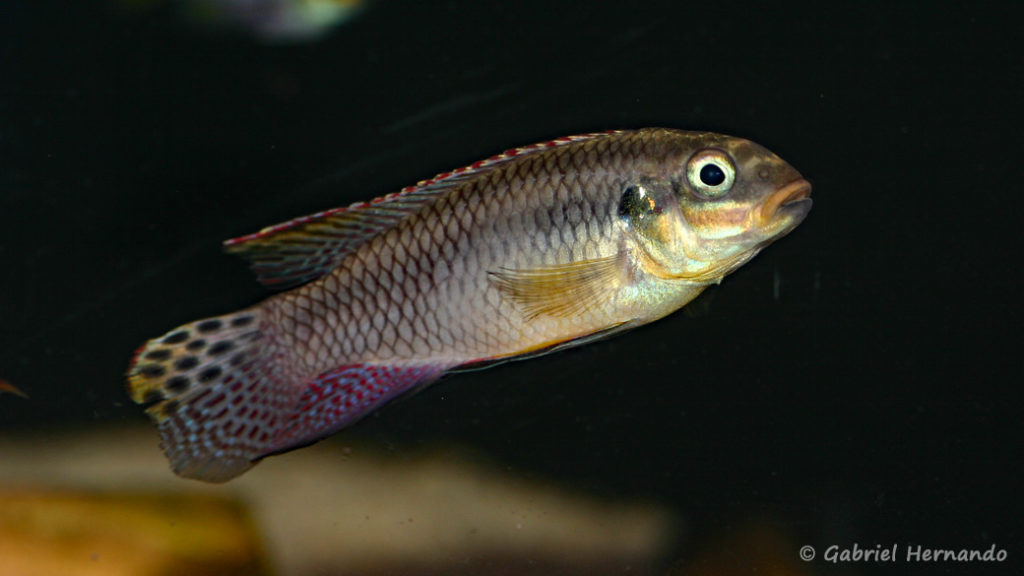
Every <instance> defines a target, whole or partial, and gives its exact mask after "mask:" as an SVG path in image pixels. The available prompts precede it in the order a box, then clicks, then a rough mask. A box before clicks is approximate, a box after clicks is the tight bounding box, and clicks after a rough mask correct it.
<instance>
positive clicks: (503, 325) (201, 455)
mask: <svg viewBox="0 0 1024 576" xmlns="http://www.w3.org/2000/svg"><path fill="white" fill-rule="evenodd" d="M705 163H712V164H714V166H715V167H716V169H718V170H719V171H726V172H727V173H728V174H730V175H732V179H731V180H729V181H728V186H727V187H726V186H724V185H723V184H722V181H718V182H705V181H704V178H705V177H704V175H703V174H704V172H703V171H702V170H700V168H701V167H702V166H704V165H705ZM726 172H723V173H726ZM716 186H718V188H716ZM809 192H810V187H809V185H807V184H806V181H804V180H803V179H802V178H801V177H800V175H799V173H797V172H796V171H795V170H793V169H792V168H791V167H789V166H788V165H787V164H786V163H785V162H783V161H782V160H781V159H779V158H778V157H777V156H775V155H774V154H771V153H770V152H768V151H767V150H764V149H763V148H761V147H760V146H758V145H756V144H753V143H751V142H749V141H746V140H742V139H738V138H732V137H728V136H721V135H716V134H710V133H698V132H684V131H679V130H670V129H643V130H637V131H612V132H606V133H594V134H585V135H581V136H573V137H566V138H559V139H557V140H554V141H551V142H546V143H541V144H535V145H531V146H526V147H523V148H518V149H511V150H507V151H506V152H504V153H502V154H499V155H498V156H494V157H492V158H490V159H487V160H483V161H480V162H476V163H474V164H472V165H470V166H468V167H466V168H460V169H457V170H453V171H451V172H446V173H442V174H440V175H438V176H436V177H434V178H432V179H429V180H424V181H422V182H420V183H419V184H418V185H417V186H414V187H409V188H405V189H403V190H402V191H401V192H399V193H396V194H390V195H387V196H382V197H380V198H377V199H374V200H371V201H368V202H360V203H356V204H353V205H351V206H348V207H345V208H337V209H333V210H327V211H324V212H320V213H317V214H313V215H310V216H304V217H301V218H296V219H294V220H292V221H290V222H286V223H283V224H278V225H275V226H271V227H268V228H265V229H263V230H261V231H259V232H257V233H255V234H250V235H248V236H244V237H241V238H236V239H233V240H229V241H228V242H226V243H225V247H226V249H227V250H228V251H230V252H235V253H238V254H240V255H242V256H243V257H245V258H248V259H249V260H250V262H251V263H252V267H253V270H254V271H255V272H256V273H257V276H258V278H259V279H260V281H261V282H263V283H264V284H265V285H267V286H269V287H273V288H286V287H290V286H294V285H295V284H303V285H301V286H298V287H296V288H292V289H291V290H288V291H285V292H281V293H280V294H277V295H275V296H272V297H270V298H268V299H267V300H265V301H263V302H262V303H260V304H257V305H256V306H253V307H251V308H248V309H245V310H242V311H239V312H236V313H234V314H228V315H225V316H220V317H216V318H212V319H206V320H201V321H198V322H193V323H190V324H186V325H184V326H181V327H179V328H176V329H175V330H173V331H171V332H169V333H167V334H165V335H164V336H161V337H159V338H155V339H153V340H150V341H149V342H147V343H146V344H145V345H144V346H143V347H142V348H141V349H140V350H139V351H138V353H137V354H136V356H135V359H134V360H133V362H132V366H131V367H130V368H129V372H128V380H129V391H130V393H131V395H132V398H133V399H134V400H135V401H136V402H140V403H143V404H148V405H149V408H148V409H147V412H148V414H149V415H150V416H151V417H152V418H153V420H154V421H155V422H156V424H157V426H158V428H159V430H160V434H161V439H162V445H163V448H164V451H165V452H166V454H167V456H168V458H169V459H170V461H171V465H172V468H173V469H174V470H175V471H176V472H177V473H178V474H181V475H183V476H186V477H190V478H197V479H201V480H207V481H213V482H220V481H225V480H228V479H230V478H232V477H234V476H237V475H238V474H240V473H242V472H244V471H245V470H247V469H248V468H250V467H251V466H252V465H253V464H254V463H255V462H257V461H259V459H261V458H263V457H265V456H268V455H270V454H275V453H279V452H283V451H287V450H290V449H293V448H296V447H299V446H302V445H305V444H308V443H310V442H313V441H316V440H317V439H319V438H322V437H324V436H326V435H328V434H331V433H333V432H335V431H337V430H338V429H340V428H342V427H345V426H348V425H350V424H352V423H354V422H355V421H357V420H358V419H360V418H361V417H363V416H365V415H366V414H367V413H369V412H371V411H373V410H374V409H376V408H377V407H379V406H380V405H382V404H384V403H386V402H387V401H389V400H390V399H392V398H394V397H395V396H397V395H400V394H403V393H407V392H408V391H409V390H413V389H418V388H420V387H422V386H425V385H427V384H430V383H432V382H434V381H436V380H437V379H438V378H440V377H441V376H442V375H444V374H445V373H447V372H449V371H451V370H453V369H458V368H465V367H476V366H481V365H486V364H490V363H495V362H498V361H502V360H507V359H513V358H524V357H527V356H530V355H534V354H538V353H543V352H547V351H552V350H557V349H562V348H566V347H569V346H574V345H579V344H582V343H585V342H588V341H592V340H594V339H597V338H601V337H606V336H608V335H611V334H614V333H617V332H620V331H622V330H625V329H628V328H631V327H634V326H637V325H640V324H643V323H646V322H650V321H652V320H655V319H657V318H660V317H662V316H664V315H666V314H669V313H671V312H672V311H674V310H676V309H678V308H679V307H681V306H683V305H685V304H686V303H687V302H689V301H690V300H691V299H692V298H694V297H696V296H697V295H698V294H699V293H700V292H701V291H702V290H703V289H704V288H706V287H707V286H708V285H711V284H714V283H717V282H719V281H721V278H722V276H723V275H724V274H726V273H728V272H729V271H731V270H733V269H735V268H736V267H738V266H739V265H742V263H743V262H746V261H747V260H749V259H750V258H752V257H753V256H754V255H755V254H756V253H757V252H758V251H759V250H760V249H762V248H763V247H764V246H765V245H767V244H768V243H770V242H771V241H773V240H775V239H777V238H778V237H781V236H782V235H784V234H786V233H788V232H789V231H790V230H792V229H793V228H794V227H795V226H796V225H797V224H799V222H800V221H801V220H802V219H803V217H804V216H806V213H807V210H809V208H810V199H809V198H808V195H809ZM736 222H747V225H746V227H745V228H742V229H739V230H738V231H736V230H733V229H732V228H729V229H728V230H727V233H724V232H723V226H733V227H734V228H735V223H736Z"/></svg>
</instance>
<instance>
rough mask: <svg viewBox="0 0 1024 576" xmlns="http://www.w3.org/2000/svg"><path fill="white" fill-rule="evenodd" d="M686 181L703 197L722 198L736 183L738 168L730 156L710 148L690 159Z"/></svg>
mask: <svg viewBox="0 0 1024 576" xmlns="http://www.w3.org/2000/svg"><path fill="white" fill-rule="evenodd" d="M686 179H687V180H689V182H690V186H692V187H693V189H694V190H695V191H696V192H697V193H698V194H700V195H701V196H704V197H705V198H721V197H722V196H725V194H726V193H727V192H729V190H730V189H731V188H732V185H733V183H734V182H735V181H736V167H735V166H734V165H733V163H732V158H730V157H729V155H728V154H726V153H725V152H723V151H721V150H718V149H716V148H709V149H707V150H701V151H700V152H698V153H696V154H694V155H693V157H692V158H690V161H689V163H687V165H686Z"/></svg>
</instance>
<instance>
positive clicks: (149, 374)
mask: <svg viewBox="0 0 1024 576" xmlns="http://www.w3.org/2000/svg"><path fill="white" fill-rule="evenodd" d="M166 373H167V369H166V368H164V367H163V366H161V365H159V364H147V365H146V366H143V367H142V368H139V374H142V375H143V376H145V377H146V378H159V377H161V376H163V375H164V374H166Z"/></svg>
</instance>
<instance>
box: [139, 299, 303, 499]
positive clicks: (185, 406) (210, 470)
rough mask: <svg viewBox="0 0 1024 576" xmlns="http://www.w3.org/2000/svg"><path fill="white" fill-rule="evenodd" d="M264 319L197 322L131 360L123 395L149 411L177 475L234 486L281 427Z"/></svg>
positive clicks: (278, 375) (277, 377)
mask: <svg viewBox="0 0 1024 576" xmlns="http://www.w3.org/2000/svg"><path fill="white" fill-rule="evenodd" d="M262 316H263V314H262V312H261V311H260V309H259V308H250V309H247V310H243V311H241V312H237V313H234V314H228V315H226V316H218V317H213V318H206V319H203V320H198V321H196V322H192V323H189V324H185V325H183V326H179V327H178V328H175V329H174V330H171V331H170V332H168V333H167V334H164V335H163V336H161V337H159V338H154V339H152V340H150V341H148V342H146V343H145V344H144V345H143V346H142V347H141V348H139V350H138V351H137V352H136V354H135V358H134V359H133V360H132V364H131V367H130V368H129V369H128V392H129V394H130V395H131V397H132V399H133V400H134V401H135V402H136V403H138V404H143V405H147V406H148V408H147V409H146V413H147V414H149V416H150V418H152V419H153V421H154V422H155V423H156V424H157V427H158V428H159V430H160V437H161V441H162V447H163V449H164V452H165V453H166V454H167V457H168V459H169V460H170V461H171V467H172V468H173V469H174V471H175V472H176V473H178V474H180V475H182V476H185V477H189V478H198V479H202V480H207V481H211V482H223V481H226V480H228V479H230V478H233V477H234V476H237V475H238V474H241V473H242V472H244V471H245V470H247V469H249V468H250V467H251V466H252V460H253V459H254V458H255V457H256V456H257V455H258V454H259V453H260V452H261V450H262V446H263V445H264V444H265V443H266V442H267V441H268V440H269V439H270V435H271V434H272V432H273V431H274V429H275V428H276V427H277V426H278V425H279V423H278V422H277V420H279V419H280V418H281V414H280V413H279V410H277V409H275V408H280V406H281V405H282V401H284V400H286V398H283V397H282V396H287V391H288V389H287V382H286V378H285V377H284V372H283V371H282V370H281V369H280V367H278V366H277V365H276V362H275V360H274V358H273V357H272V356H270V355H268V354H267V351H268V350H267V344H268V339H267V338H266V334H265V326H264V321H263V317H262ZM250 404H257V405H256V406H254V407H253V408H252V409H250Z"/></svg>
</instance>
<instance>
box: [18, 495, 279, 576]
mask: <svg viewBox="0 0 1024 576" xmlns="http://www.w3.org/2000/svg"><path fill="white" fill-rule="evenodd" d="M260 540H261V539H260V537H259V535H258V533H257V530H256V527H255V525H254V524H253V522H252V521H251V519H250V517H249V514H248V512H247V511H246V509H245V507H244V506H242V505H241V504H240V503H239V502H238V501H237V499H233V498H224V497H219V496H212V495H203V494H192V495H179V494H173V495H172V494H155V493H154V494H144V493H136V494H130V493H116V492H93V491H72V490H46V489H6V490H5V489H2V488H0V567H2V568H0V573H2V574H4V576H51V575H52V576H89V575H93V574H95V575H97V576H99V575H103V576H121V575H124V576H150V575H151V576H162V575H166V574H189V575H191V576H227V575H234V574H237V575H239V576H242V575H245V576H263V575H267V574H269V572H268V570H267V567H268V563H267V561H266V559H265V555H264V552H263V547H262V544H261V541H260Z"/></svg>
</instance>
